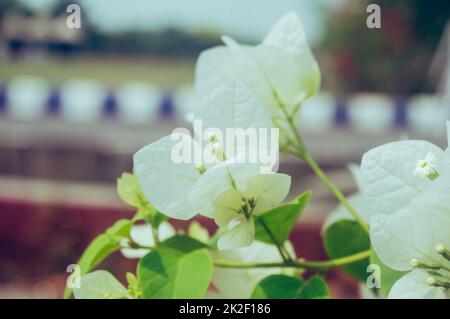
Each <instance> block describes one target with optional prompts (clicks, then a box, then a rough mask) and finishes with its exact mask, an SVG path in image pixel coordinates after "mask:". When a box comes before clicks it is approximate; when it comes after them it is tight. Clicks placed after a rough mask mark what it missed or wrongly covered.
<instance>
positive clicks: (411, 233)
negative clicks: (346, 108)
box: [325, 122, 450, 298]
mask: <svg viewBox="0 0 450 319" xmlns="http://www.w3.org/2000/svg"><path fill="white" fill-rule="evenodd" d="M447 130H448V133H449V134H448V136H449V137H450V122H448V123H447ZM449 143H450V138H449ZM351 171H352V173H353V175H354V178H355V180H356V183H357V186H358V189H359V191H360V193H358V194H355V195H353V196H351V197H350V202H351V203H352V205H353V207H355V208H356V209H358V211H359V212H360V213H362V217H363V218H364V219H365V220H366V222H368V223H369V224H370V241H371V245H372V249H373V250H374V251H375V253H376V254H377V256H378V257H379V258H380V259H381V261H382V262H383V263H384V264H386V265H387V266H389V267H390V268H392V269H394V270H397V271H403V272H406V274H405V275H404V276H402V277H401V278H400V279H399V280H397V281H396V282H395V284H394V285H393V286H392V288H391V289H390V291H389V295H388V296H387V297H388V298H450V290H449V288H450V250H449V248H450V148H447V149H446V150H442V149H441V148H439V147H438V146H436V145H434V144H431V143H429V142H427V141H420V140H409V141H399V142H394V143H389V144H386V145H382V146H379V147H376V148H374V149H372V150H370V151H368V152H367V153H366V154H364V156H363V158H362V163H361V167H360V168H358V167H356V166H352V169H351ZM342 218H351V215H350V214H349V213H348V212H347V211H346V210H345V208H343V207H342V206H340V207H339V208H338V209H337V210H336V211H335V212H334V213H333V214H332V215H331V216H330V218H329V219H328V220H327V222H326V225H330V224H332V223H333V222H335V221H336V220H339V219H342ZM325 227H326V226H325ZM381 276H383V273H381Z"/></svg>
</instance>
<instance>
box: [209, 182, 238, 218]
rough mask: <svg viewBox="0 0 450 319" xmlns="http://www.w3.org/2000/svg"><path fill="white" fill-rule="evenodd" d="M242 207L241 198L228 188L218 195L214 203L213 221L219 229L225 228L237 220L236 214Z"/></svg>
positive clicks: (235, 191) (232, 189)
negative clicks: (233, 220)
mask: <svg viewBox="0 0 450 319" xmlns="http://www.w3.org/2000/svg"><path fill="white" fill-rule="evenodd" d="M241 205H242V196H241V194H240V193H239V192H238V191H237V190H235V189H234V188H229V189H227V190H226V191H225V192H223V193H222V194H220V195H219V196H218V197H217V199H216V200H215V201H214V203H213V206H214V221H215V222H216V224H217V225H218V226H219V227H225V226H226V225H228V223H229V222H230V221H231V220H232V219H234V218H238V217H239V214H238V213H237V212H238V211H239V209H240V208H241Z"/></svg>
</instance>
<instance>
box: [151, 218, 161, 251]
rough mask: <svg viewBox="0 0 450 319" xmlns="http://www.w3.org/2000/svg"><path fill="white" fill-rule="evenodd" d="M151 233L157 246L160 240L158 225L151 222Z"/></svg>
mask: <svg viewBox="0 0 450 319" xmlns="http://www.w3.org/2000/svg"><path fill="white" fill-rule="evenodd" d="M152 234H153V241H154V242H155V247H157V246H159V245H160V244H161V241H160V240H159V234H158V227H155V226H153V224H152Z"/></svg>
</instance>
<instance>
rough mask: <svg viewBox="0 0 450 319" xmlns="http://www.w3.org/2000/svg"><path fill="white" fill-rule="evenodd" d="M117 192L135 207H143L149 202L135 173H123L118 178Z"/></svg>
mask: <svg viewBox="0 0 450 319" xmlns="http://www.w3.org/2000/svg"><path fill="white" fill-rule="evenodd" d="M117 194H119V197H120V199H122V200H123V201H124V202H125V203H126V204H128V205H130V206H132V207H135V208H139V207H143V206H145V203H146V202H147V200H145V196H144V194H143V193H142V191H141V187H140V186H139V183H138V181H137V178H136V176H134V174H130V173H122V175H121V176H120V177H119V178H118V179H117Z"/></svg>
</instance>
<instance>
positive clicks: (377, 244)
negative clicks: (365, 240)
mask: <svg viewBox="0 0 450 319" xmlns="http://www.w3.org/2000/svg"><path fill="white" fill-rule="evenodd" d="M431 219H432V218H427V217H425V216H423V215H422V214H410V213H409V212H408V211H405V210H400V211H398V212H396V213H394V214H391V215H376V216H374V217H372V219H371V223H370V239H371V243H372V247H373V249H374V250H375V252H376V253H377V255H378V256H379V257H380V259H381V260H382V261H383V263H385V264H386V265H388V266H389V267H391V268H393V269H396V270H400V271H405V270H410V269H411V265H410V262H411V259H413V258H414V259H419V260H421V261H423V262H426V263H428V264H433V263H434V260H435V259H436V254H435V253H434V247H435V245H434V240H433V228H432V223H431Z"/></svg>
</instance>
